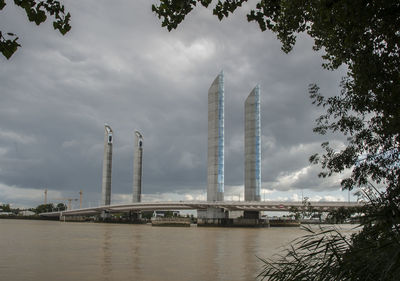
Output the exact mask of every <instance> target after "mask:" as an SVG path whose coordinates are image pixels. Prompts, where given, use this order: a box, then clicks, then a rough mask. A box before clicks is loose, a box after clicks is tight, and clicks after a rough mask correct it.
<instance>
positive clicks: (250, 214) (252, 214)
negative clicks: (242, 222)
mask: <svg viewBox="0 0 400 281" xmlns="http://www.w3.org/2000/svg"><path fill="white" fill-rule="evenodd" d="M243 218H245V219H257V220H258V219H260V218H261V214H260V212H259V211H244V212H243Z"/></svg>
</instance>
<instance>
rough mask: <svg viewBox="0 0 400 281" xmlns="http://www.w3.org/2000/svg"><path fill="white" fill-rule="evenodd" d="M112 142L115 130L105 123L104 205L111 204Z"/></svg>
mask: <svg viewBox="0 0 400 281" xmlns="http://www.w3.org/2000/svg"><path fill="white" fill-rule="evenodd" d="M112 144H113V131H112V129H111V127H110V126H109V125H107V124H105V125H104V158H103V180H102V185H101V202H102V204H104V205H110V204H111V169H112Z"/></svg>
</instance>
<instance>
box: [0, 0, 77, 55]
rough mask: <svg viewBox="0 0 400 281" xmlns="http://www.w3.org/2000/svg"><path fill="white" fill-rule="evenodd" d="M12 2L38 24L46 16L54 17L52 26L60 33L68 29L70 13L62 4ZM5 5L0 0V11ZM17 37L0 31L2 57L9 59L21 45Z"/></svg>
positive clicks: (48, 0)
mask: <svg viewBox="0 0 400 281" xmlns="http://www.w3.org/2000/svg"><path fill="white" fill-rule="evenodd" d="M14 4H15V5H17V6H19V7H21V8H22V9H24V10H25V13H26V16H27V17H28V19H29V21H31V22H34V23H36V25H39V24H41V23H43V22H45V21H46V20H47V17H48V16H51V17H53V18H54V20H53V27H54V29H56V30H58V31H59V32H60V33H61V34H62V35H65V34H66V33H67V32H68V31H69V30H70V29H71V26H70V25H69V21H70V19H71V14H70V13H68V12H67V13H65V9H64V5H62V4H61V3H60V2H59V1H55V0H45V1H37V0H14ZM5 6H6V2H5V0H0V11H1V10H3V9H4V7H5ZM18 39H19V38H18V37H17V35H16V34H14V33H12V32H2V31H0V51H1V53H2V54H3V56H4V57H6V58H7V59H9V58H10V57H11V56H12V55H13V54H14V53H15V52H16V51H17V49H18V48H19V47H21V45H20V44H19V42H18Z"/></svg>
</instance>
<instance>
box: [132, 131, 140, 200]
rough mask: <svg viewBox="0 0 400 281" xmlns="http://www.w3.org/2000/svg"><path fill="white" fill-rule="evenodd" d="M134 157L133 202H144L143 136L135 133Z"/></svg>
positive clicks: (137, 132)
mask: <svg viewBox="0 0 400 281" xmlns="http://www.w3.org/2000/svg"><path fill="white" fill-rule="evenodd" d="M134 153H135V154H134V156H133V198H132V202H133V203H136V202H141V201H142V159H143V135H142V134H141V133H140V132H139V131H135V152H134Z"/></svg>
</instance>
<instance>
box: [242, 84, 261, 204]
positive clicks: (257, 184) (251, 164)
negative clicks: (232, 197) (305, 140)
mask: <svg viewBox="0 0 400 281" xmlns="http://www.w3.org/2000/svg"><path fill="white" fill-rule="evenodd" d="M244 107H245V125H244V128H245V129H244V130H245V134H244V147H245V156H244V157H245V164H244V166H245V173H244V199H245V201H260V199H261V198H260V190H261V120H260V117H261V115H260V86H258V85H257V86H256V87H255V88H254V89H253V90H252V91H251V93H250V94H249V96H248V97H247V99H246V102H245V106H244Z"/></svg>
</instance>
